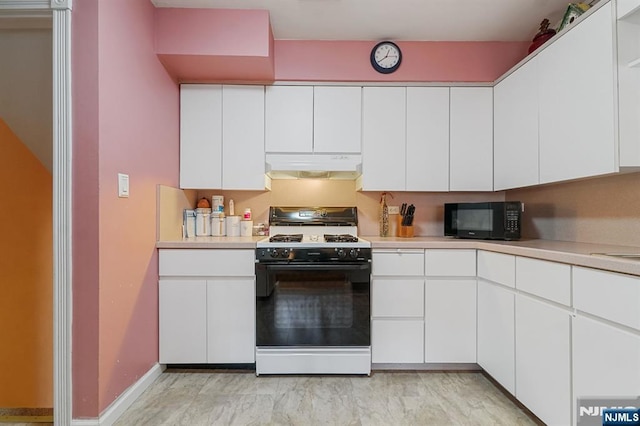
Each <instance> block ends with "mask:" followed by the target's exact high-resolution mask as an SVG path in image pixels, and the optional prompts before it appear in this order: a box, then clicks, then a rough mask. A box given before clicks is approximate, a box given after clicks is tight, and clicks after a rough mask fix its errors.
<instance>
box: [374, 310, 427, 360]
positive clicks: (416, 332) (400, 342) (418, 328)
mask: <svg viewBox="0 0 640 426" xmlns="http://www.w3.org/2000/svg"><path fill="white" fill-rule="evenodd" d="M423 337H424V321H423V320H422V319H415V320H407V319H373V320H372V321H371V362H377V363H422V362H424V340H423Z"/></svg>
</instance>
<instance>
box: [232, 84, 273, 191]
mask: <svg viewBox="0 0 640 426" xmlns="http://www.w3.org/2000/svg"><path fill="white" fill-rule="evenodd" d="M222 92H223V105H224V107H223V111H222V139H223V150H222V188H223V189H249V190H261V189H264V187H265V176H264V173H265V165H264V86H223V89H222Z"/></svg>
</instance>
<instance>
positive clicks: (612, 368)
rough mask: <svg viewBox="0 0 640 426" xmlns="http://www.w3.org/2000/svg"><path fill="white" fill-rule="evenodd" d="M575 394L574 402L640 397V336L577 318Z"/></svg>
mask: <svg viewBox="0 0 640 426" xmlns="http://www.w3.org/2000/svg"><path fill="white" fill-rule="evenodd" d="M573 393H574V398H583V397H625V396H626V397H633V396H636V395H640V334H637V333H633V332H631V331H628V330H623V329H621V328H618V327H614V326H612V325H609V324H606V323H604V322H601V321H597V320H594V319H591V318H587V317H584V316H581V315H578V316H576V318H574V319H573Z"/></svg>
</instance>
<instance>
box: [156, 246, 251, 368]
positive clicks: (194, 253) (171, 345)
mask: <svg viewBox="0 0 640 426" xmlns="http://www.w3.org/2000/svg"><path fill="white" fill-rule="evenodd" d="M253 257H254V253H253V250H215V249H200V250H198V249H195V250H191V249H163V250H160V253H159V275H160V280H159V283H158V288H159V307H158V309H159V362H160V363H161V364H206V363H210V364H249V363H253V362H255V304H256V299H255V275H254V274H255V272H254V264H253Z"/></svg>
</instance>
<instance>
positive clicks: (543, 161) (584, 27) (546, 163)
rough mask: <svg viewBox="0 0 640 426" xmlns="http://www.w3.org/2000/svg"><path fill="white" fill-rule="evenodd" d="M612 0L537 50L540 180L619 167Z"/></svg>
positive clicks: (589, 173)
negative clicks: (616, 136) (616, 138)
mask: <svg viewBox="0 0 640 426" xmlns="http://www.w3.org/2000/svg"><path fill="white" fill-rule="evenodd" d="M611 3H612V2H611ZM611 3H608V4H605V5H603V6H602V7H601V8H600V9H598V10H596V11H595V12H594V13H593V14H591V15H590V16H588V17H587V18H585V20H584V21H582V22H580V23H579V24H577V25H576V26H574V27H572V28H570V29H569V31H568V32H567V33H566V34H564V35H562V37H559V38H558V39H557V40H555V41H554V42H553V43H552V44H550V45H549V46H547V47H546V48H545V49H544V50H542V51H541V52H540V53H539V54H538V66H539V69H540V74H539V75H540V85H539V87H540V94H539V98H540V183H548V182H557V181H562V180H568V179H575V178H581V177H587V176H596V175H601V174H606V173H613V172H616V171H618V165H617V150H616V146H617V145H616V140H615V125H614V120H615V117H614V114H615V111H614V99H615V96H614V82H615V80H614V40H613V22H614V21H613V11H612V4H611Z"/></svg>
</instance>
